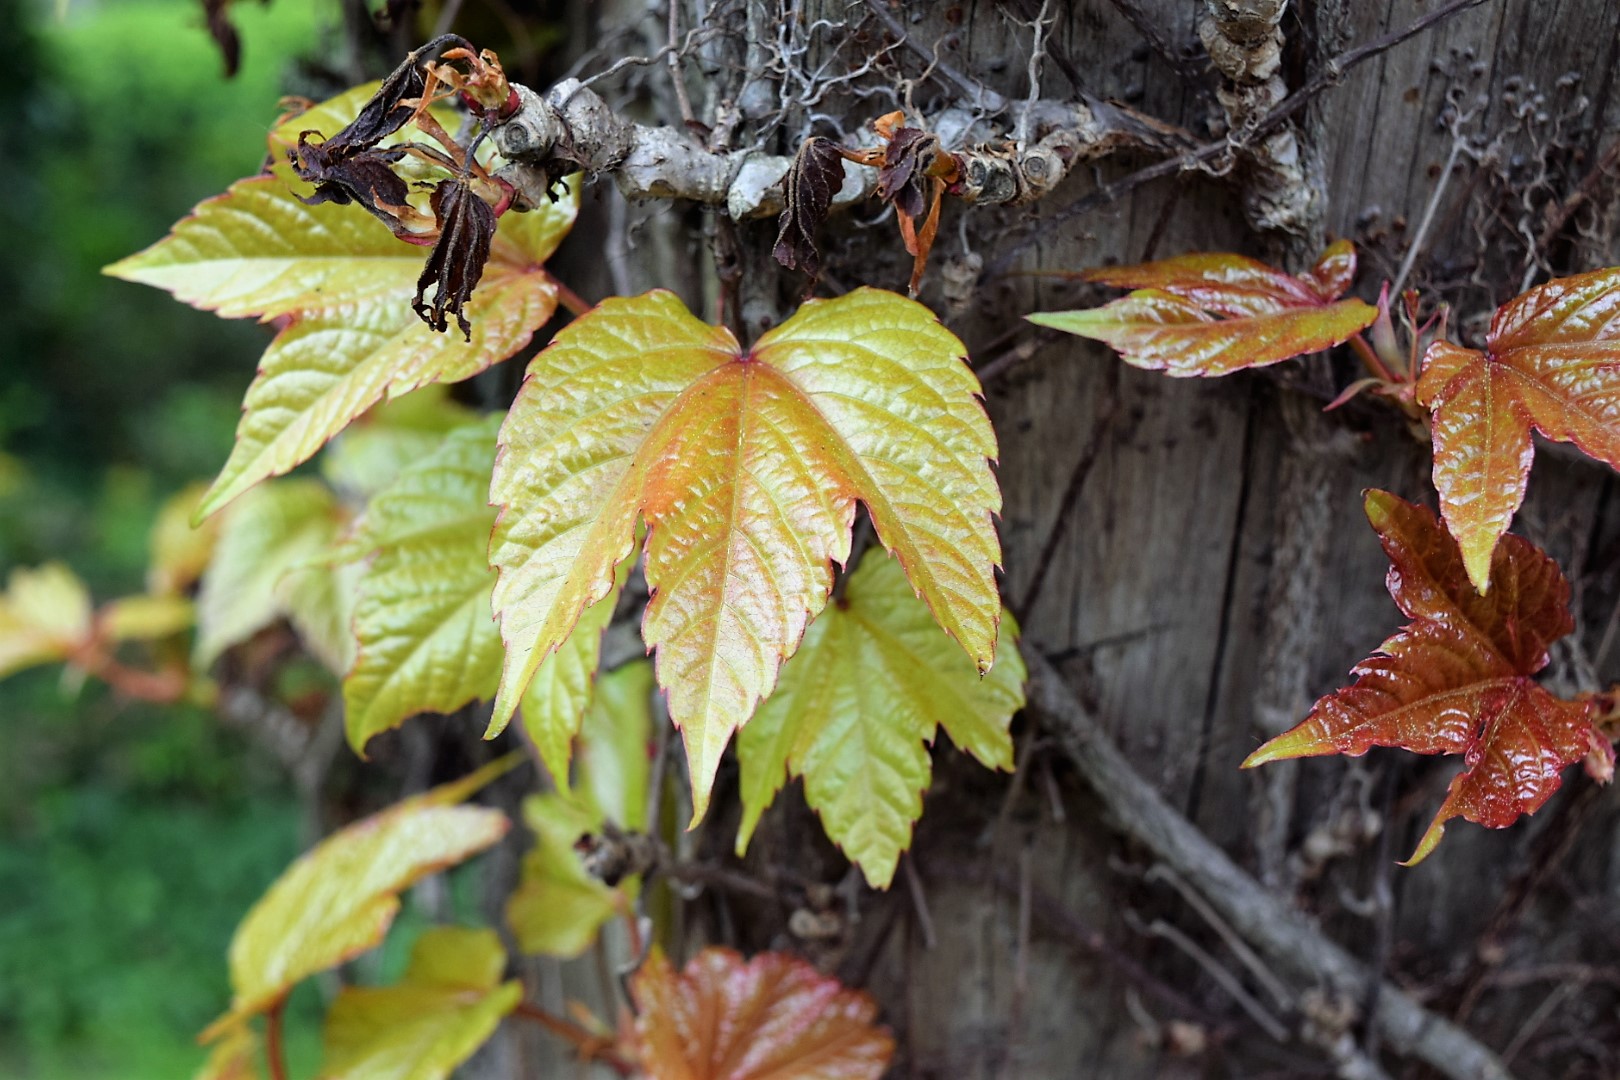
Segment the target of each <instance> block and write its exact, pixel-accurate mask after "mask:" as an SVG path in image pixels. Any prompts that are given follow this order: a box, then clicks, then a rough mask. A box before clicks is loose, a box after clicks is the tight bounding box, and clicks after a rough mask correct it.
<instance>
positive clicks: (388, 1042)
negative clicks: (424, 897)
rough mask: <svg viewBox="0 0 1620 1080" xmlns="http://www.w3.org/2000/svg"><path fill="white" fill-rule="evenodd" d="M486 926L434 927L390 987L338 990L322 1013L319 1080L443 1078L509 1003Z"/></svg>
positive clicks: (502, 960) (500, 956)
mask: <svg viewBox="0 0 1620 1080" xmlns="http://www.w3.org/2000/svg"><path fill="white" fill-rule="evenodd" d="M505 966H506V950H505V949H503V948H501V942H500V938H498V937H497V936H496V934H495V932H494V931H493V930H468V929H462V928H460V927H448V926H441V927H435V928H433V929H431V930H428V931H426V932H424V933H423V934H422V936H421V937H420V938H418V939H417V940H416V944H415V946H414V947H413V948H412V950H411V961H410V966H409V967H408V968H407V969H406V971H405V977H404V978H403V979H402V980H401V981H400V982H399V983H398V984H397V985H394V986H387V987H354V986H349V987H344V988H343V990H341V991H340V992H339V993H338V996H337V1000H335V1001H334V1002H332V1009H331V1011H330V1012H329V1013H328V1014H327V1017H326V1032H325V1039H324V1040H323V1041H324V1043H325V1047H326V1054H325V1059H324V1061H323V1062H322V1065H321V1071H320V1074H319V1076H320V1080H445V1078H446V1077H448V1076H449V1075H450V1073H451V1071H452V1070H454V1069H455V1067H456V1066H457V1065H460V1064H461V1063H462V1062H463V1061H465V1060H466V1059H467V1058H469V1057H471V1056H472V1054H473V1053H474V1051H476V1050H477V1049H478V1048H479V1047H480V1046H482V1045H483V1044H484V1043H485V1042H487V1041H488V1039H489V1037H490V1036H491V1035H492V1034H494V1032H495V1028H496V1026H497V1025H498V1024H499V1023H500V1022H501V1018H502V1017H503V1016H505V1015H506V1014H507V1013H510V1012H511V1011H512V1010H513V1009H514V1008H516V1007H517V1004H518V1001H519V1000H521V999H522V997H523V986H522V984H521V983H519V982H517V981H515V980H514V981H512V982H507V983H504V984H503V983H502V982H501V981H500V978H501V972H502V970H503V969H504V968H505Z"/></svg>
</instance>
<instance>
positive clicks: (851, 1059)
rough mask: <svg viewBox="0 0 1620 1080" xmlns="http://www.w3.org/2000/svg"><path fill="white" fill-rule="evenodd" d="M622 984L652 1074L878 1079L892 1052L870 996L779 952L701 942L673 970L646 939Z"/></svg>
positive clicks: (680, 1079) (662, 1079)
mask: <svg viewBox="0 0 1620 1080" xmlns="http://www.w3.org/2000/svg"><path fill="white" fill-rule="evenodd" d="M630 994H631V997H632V998H634V999H635V1003H636V1012H637V1015H636V1019H635V1028H634V1046H635V1051H636V1054H637V1057H638V1058H639V1060H640V1063H641V1065H642V1067H643V1068H645V1069H646V1070H647V1073H648V1075H649V1076H650V1077H651V1078H652V1080H766V1078H769V1080H862V1078H870V1080H876V1078H877V1077H879V1076H882V1075H883V1071H884V1069H886V1068H887V1067H888V1064H889V1059H890V1057H892V1056H893V1054H894V1039H893V1038H892V1037H891V1036H890V1035H889V1033H888V1032H887V1031H885V1030H884V1029H883V1028H881V1027H878V1026H876V1025H875V1024H874V1023H873V1019H874V1017H875V1016H876V1015H877V1007H876V1006H875V1005H874V1004H873V1002H872V999H871V998H870V997H868V996H867V995H866V994H864V993H861V992H860V991H858V990H850V989H848V988H846V987H845V986H843V985H842V984H841V983H839V982H838V980H837V979H834V978H831V977H829V976H826V975H823V974H821V973H820V972H819V971H817V970H816V969H815V968H814V967H813V966H811V965H810V964H809V963H808V962H806V961H804V960H801V959H799V958H797V957H794V956H789V955H787V954H786V953H774V952H768V953H760V954H759V955H758V956H755V957H754V958H753V959H752V960H745V959H743V957H742V956H741V955H740V954H738V953H736V952H733V951H732V950H730V949H723V948H707V949H704V950H703V951H702V952H700V953H698V955H697V956H695V957H693V958H692V960H691V961H690V962H689V963H688V964H687V965H686V969H685V970H684V971H681V972H679V973H677V972H676V971H675V969H674V968H673V967H672V966H671V965H670V962H669V960H668V959H666V958H665V956H664V953H663V950H661V949H659V948H658V947H657V946H654V947H653V951H652V953H651V954H650V955H649V956H648V957H647V962H646V963H645V964H643V965H642V966H641V968H640V970H638V971H637V972H636V973H635V974H634V975H633V976H631V978H630Z"/></svg>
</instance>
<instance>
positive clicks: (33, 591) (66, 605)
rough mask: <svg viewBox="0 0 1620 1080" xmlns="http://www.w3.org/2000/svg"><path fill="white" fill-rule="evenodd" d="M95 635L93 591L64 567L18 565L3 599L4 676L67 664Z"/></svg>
mask: <svg viewBox="0 0 1620 1080" xmlns="http://www.w3.org/2000/svg"><path fill="white" fill-rule="evenodd" d="M90 634H91V615H90V593H89V591H88V590H86V589H85V587H84V583H83V582H81V581H80V580H79V579H78V577H76V576H75V575H74V573H73V571H71V570H69V569H68V568H67V567H66V566H63V565H62V564H61V563H47V564H45V565H44V566H41V567H38V568H37V569H33V570H29V569H25V568H23V567H18V568H17V569H15V570H13V571H12V572H11V577H10V578H9V580H8V581H7V584H6V591H5V593H4V595H0V678H4V677H5V676H7V675H10V674H11V673H12V672H14V671H21V670H22V669H23V668H28V667H33V666H35V665H36V664H49V663H52V662H54V661H58V660H66V659H68V658H69V657H71V656H72V655H73V653H74V652H75V651H76V650H77V649H78V648H79V647H80V646H81V645H83V644H85V643H86V642H87V641H88V640H89V638H90Z"/></svg>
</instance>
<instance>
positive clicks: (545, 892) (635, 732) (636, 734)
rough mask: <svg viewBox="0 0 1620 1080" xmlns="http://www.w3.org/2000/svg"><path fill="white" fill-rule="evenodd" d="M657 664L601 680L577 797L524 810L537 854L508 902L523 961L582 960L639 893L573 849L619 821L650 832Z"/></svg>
mask: <svg viewBox="0 0 1620 1080" xmlns="http://www.w3.org/2000/svg"><path fill="white" fill-rule="evenodd" d="M652 693H653V673H652V664H651V663H649V662H648V661H646V660H632V661H631V662H630V663H628V664H624V665H622V666H621V667H618V668H616V669H614V670H613V671H610V672H607V673H606V674H604V675H602V676H601V677H600V678H598V679H597V681H596V693H595V694H594V695H593V696H592V698H591V702H590V708H589V709H587V710H586V713H585V717H584V721H583V723H582V724H581V725H580V731H579V753H578V756H577V758H576V759H575V763H574V768H575V769H576V770H577V773H578V775H577V776H576V777H575V787H574V793H575V794H574V796H573V797H569V796H567V795H539V796H535V797H534V798H531V799H529V800H528V801H527V802H525V803H524V806H523V820H524V821H525V822H526V823H527V824H528V826H529V829H530V830H531V831H532V832H533V833H534V835H535V845H534V847H533V849H531V850H530V851H529V853H528V854H527V855H526V856H524V859H523V874H522V878H521V881H520V883H519V885H518V888H517V890H516V891H515V892H514V893H513V894H512V896H511V898H510V900H508V902H507V908H506V912H507V922H508V923H509V924H510V925H511V927H512V931H513V933H514V934H515V935H516V936H517V939H518V941H519V943H520V945H521V946H522V948H523V951H524V952H530V953H541V954H545V955H549V956H578V955H579V954H580V953H582V952H584V951H585V949H586V948H588V947H589V946H590V944H591V942H593V941H595V940H596V935H597V932H598V931H599V930H600V929H601V927H602V924H603V923H605V922H607V921H608V920H609V919H611V918H612V917H613V916H614V915H615V914H617V913H619V912H620V911H623V910H625V909H626V905H627V904H628V903H629V897H631V896H634V894H635V891H636V889H638V888H639V887H640V879H639V877H637V876H635V875H631V876H630V877H628V878H626V879H625V880H624V881H622V882H620V883H618V885H617V887H610V886H608V885H606V884H604V883H603V882H602V881H600V880H598V879H597V878H595V877H593V876H592V875H591V874H590V873H589V872H588V871H587V870H586V869H585V866H584V863H583V862H582V861H581V859H580V855H579V852H578V851H576V850H575V848H574V842H575V841H576V840H578V839H579V838H580V837H581V836H583V835H585V834H586V833H595V832H598V831H600V830H601V828H602V824H603V822H612V823H613V824H614V825H615V826H617V827H618V829H619V830H622V831H629V832H645V831H646V828H647V787H648V781H649V779H650V777H651V775H652V760H651V756H650V754H649V750H650V747H651V743H652V724H653V719H652Z"/></svg>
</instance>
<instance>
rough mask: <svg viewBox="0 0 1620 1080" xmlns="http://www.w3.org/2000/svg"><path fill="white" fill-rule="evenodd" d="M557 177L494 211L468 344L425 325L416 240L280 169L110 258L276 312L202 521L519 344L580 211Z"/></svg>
mask: <svg viewBox="0 0 1620 1080" xmlns="http://www.w3.org/2000/svg"><path fill="white" fill-rule="evenodd" d="M352 99H353V92H350V94H347V95H342V96H340V98H338V99H334V100H333V101H332V102H328V103H326V104H325V105H323V106H319V107H317V109H316V110H312V112H311V113H306V114H304V116H305V117H306V118H307V119H295V120H293V121H289V122H288V125H287V126H292V127H296V128H297V129H298V130H302V129H303V128H304V127H307V126H309V125H310V124H312V123H313V124H334V125H335V124H337V123H338V122H339V121H340V120H341V117H342V114H343V113H344V112H346V111H348V110H349V109H351V108H354V107H356V102H355V101H354V100H352ZM326 134H328V135H329V134H331V132H326ZM565 187H566V189H567V190H566V194H564V195H563V197H561V198H559V199H558V201H557V202H556V203H546V204H544V205H542V206H541V207H540V208H539V209H537V210H533V211H530V212H529V213H528V214H518V213H515V212H514V213H510V214H506V215H504V216H503V218H502V220H501V223H500V227H499V228H498V229H497V231H496V235H495V240H494V243H493V246H492V247H491V250H490V258H489V262H488V264H487V266H486V267H485V270H484V275H483V278H482V280H481V281H480V282H479V285H478V288H477V290H476V291H475V292H474V294H473V296H472V299H471V301H470V302H469V304H468V308H467V314H468V318H469V319H471V321H472V327H473V329H472V336H471V340H470V341H466V340H463V338H462V337H461V336H460V335H458V334H439V333H435V332H434V331H433V330H432V329H430V328H429V327H428V326H427V325H426V324H424V323H423V322H422V320H420V319H419V318H417V317H416V315H415V313H414V312H413V311H412V310H411V298H412V296H413V295H414V294H415V291H416V281H417V277H418V275H420V273H421V271H422V260H423V258H424V253H423V250H422V248H420V247H417V246H415V245H412V244H407V243H404V242H402V241H400V240H397V239H395V237H394V236H393V234H392V233H390V232H389V231H388V230H387V229H386V228H384V227H383V226H382V225H381V224H380V223H379V222H377V221H376V220H375V219H374V218H372V217H371V215H369V214H367V213H366V212H365V210H364V209H362V208H361V207H359V206H357V205H353V204H349V205H338V204H336V203H321V204H319V205H315V206H309V205H306V204H305V203H304V202H303V201H302V200H301V199H300V198H299V197H298V195H297V193H296V192H295V191H294V189H293V188H292V187H291V186H289V184H288V183H287V181H286V179H285V178H284V177H282V176H277V175H268V176H258V177H253V178H251V179H247V180H240V181H238V182H237V183H235V184H233V185H231V187H230V189H229V190H228V191H226V192H225V194H223V195H220V196H216V197H215V198H212V199H208V200H205V201H204V202H202V203H201V204H199V205H198V206H197V208H196V209H195V210H194V211H193V212H192V215H191V216H190V217H187V218H184V219H182V220H181V221H179V222H178V223H177V224H176V225H175V226H174V228H173V230H172V231H171V232H170V234H169V235H168V236H167V237H165V238H164V239H162V240H160V241H158V242H157V243H156V244H154V245H153V246H152V247H150V248H147V249H146V250H145V251H142V252H139V253H138V254H135V255H131V256H130V257H128V258H126V259H123V260H121V261H119V262H117V263H114V264H113V265H112V266H109V267H108V268H107V271H106V272H107V273H109V274H111V275H113V276H114V277H119V278H123V279H125V280H127V281H136V282H141V283H143V284H147V285H154V286H156V287H158V288H161V289H166V290H168V291H169V292H171V293H173V294H174V295H175V297H176V298H177V299H180V300H182V301H184V302H186V303H188V304H191V305H192V306H194V307H199V308H203V309H205V310H209V311H214V312H217V313H218V314H220V315H222V316H226V317H230V318H238V317H245V316H257V317H258V318H260V319H261V320H264V321H272V320H274V321H277V324H278V328H279V330H280V332H279V333H278V334H277V335H276V338H275V340H274V341H272V342H271V343H270V347H269V349H268V350H267V351H266V352H265V355H264V357H263V359H262V360H261V361H260V364H259V373H258V376H257V378H255V379H254V381H253V385H252V386H251V387H249V389H248V392H247V398H246V400H245V401H244V402H243V416H242V422H241V424H240V425H239V426H238V427H237V431H236V445H235V447H234V448H233V449H232V451H231V456H230V459H229V460H228V461H227V462H226V464H225V468H224V469H223V470H222V471H221V472H220V475H219V477H218V479H216V480H215V481H214V485H213V487H212V488H211V489H210V490H209V492H208V495H207V497H206V498H205V499H204V500H203V502H202V504H201V506H200V507H199V508H198V514H199V516H206V515H208V514H211V513H213V512H214V511H216V510H218V509H219V508H220V507H222V506H224V505H225V504H226V503H228V502H230V501H231V500H232V499H234V498H236V497H237V496H238V495H240V494H241V493H242V492H244V491H246V490H247V489H248V488H250V487H252V486H253V485H254V484H256V483H258V482H259V481H261V480H263V479H265V478H266V477H269V476H279V475H281V474H282V473H285V472H287V471H288V470H290V469H292V468H293V467H294V466H296V465H298V464H299V463H300V462H303V461H306V460H308V459H309V458H310V457H311V456H312V455H313V454H314V453H315V451H317V450H319V449H320V448H321V446H322V445H323V444H325V443H326V442H327V440H329V439H330V438H332V436H334V435H336V434H337V433H338V432H339V431H342V430H343V428H344V427H345V426H346V425H347V424H348V423H349V422H350V421H351V420H353V419H354V418H355V417H357V416H359V415H360V414H361V413H363V412H364V411H365V410H367V409H368V408H370V407H371V406H372V405H375V404H376V403H378V402H379V401H383V400H385V399H388V398H394V397H397V396H399V395H401V394H404V393H407V392H408V391H411V390H414V389H416V388H418V387H420V386H424V385H427V384H429V383H435V382H456V381H459V380H461V379H466V378H468V377H470V376H472V375H475V374H477V373H478V372H480V371H482V370H484V369H485V368H487V367H489V366H490V365H491V364H494V363H497V362H499V361H501V360H504V359H506V358H507V357H508V356H511V355H512V354H513V353H515V352H517V351H518V350H519V349H521V348H523V346H524V345H526V344H528V342H529V339H530V338H531V337H532V336H533V334H534V332H535V330H537V329H538V328H539V327H540V326H541V325H543V324H544V323H545V322H546V320H548V319H549V318H551V315H552V313H553V312H554V311H555V310H556V304H557V290H556V287H555V285H554V284H553V283H552V281H551V278H550V277H549V276H548V275H547V274H546V272H545V267H544V263H545V260H546V259H547V258H548V257H550V255H551V253H552V252H553V251H554V250H556V246H557V244H558V243H560V242H561V240H562V238H563V236H565V235H566V234H567V232H568V230H569V228H570V227H571V226H572V225H573V221H574V215H575V214H576V212H577V211H578V208H579V196H578V188H579V183H578V180H577V179H571V180H569V181H567V182H566V184H565Z"/></svg>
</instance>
